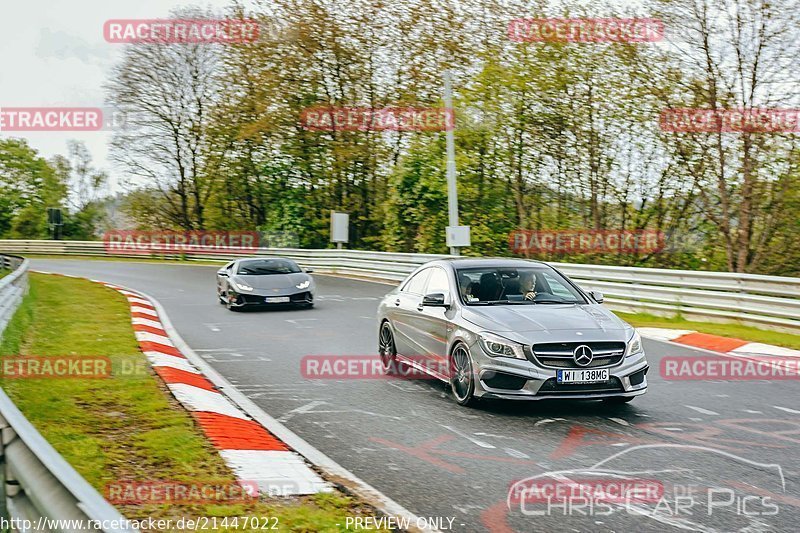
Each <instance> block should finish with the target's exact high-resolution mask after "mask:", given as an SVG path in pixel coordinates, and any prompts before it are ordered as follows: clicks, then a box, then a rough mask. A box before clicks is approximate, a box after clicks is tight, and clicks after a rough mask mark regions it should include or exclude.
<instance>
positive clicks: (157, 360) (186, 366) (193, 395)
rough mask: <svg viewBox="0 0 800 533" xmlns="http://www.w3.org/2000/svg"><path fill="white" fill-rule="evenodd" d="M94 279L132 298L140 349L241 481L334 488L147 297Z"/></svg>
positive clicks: (306, 489)
mask: <svg viewBox="0 0 800 533" xmlns="http://www.w3.org/2000/svg"><path fill="white" fill-rule="evenodd" d="M91 281H94V282H96V283H100V284H102V285H105V286H106V287H109V288H111V289H114V290H116V291H118V292H120V293H122V294H123V295H124V296H125V298H127V300H128V302H129V303H130V306H131V322H132V324H133V329H134V333H135V335H136V340H137V341H138V342H139V348H140V349H141V350H142V352H143V353H144V355H145V356H146V357H147V359H148V360H149V361H150V364H151V365H152V367H153V370H154V371H155V373H156V374H158V375H159V377H161V379H162V380H163V381H164V383H165V384H166V386H167V388H168V389H169V390H170V392H171V393H172V394H173V395H174V396H175V398H176V399H177V400H178V401H179V402H180V403H181V405H183V407H184V408H185V409H186V410H187V411H189V412H191V413H192V415H193V416H194V418H195V420H196V421H197V423H198V425H199V426H200V428H201V429H202V430H203V433H205V434H206V436H207V437H208V439H209V440H210V441H211V443H212V444H213V445H214V446H215V447H216V448H217V449H218V450H219V453H220V455H221V456H222V459H223V460H224V461H225V463H226V464H227V465H228V467H230V469H231V470H232V471H233V473H234V474H235V475H236V477H237V478H238V479H240V480H242V481H247V482H249V483H253V482H255V483H257V484H258V487H259V491H260V492H261V493H263V494H269V495H271V496H290V495H302V494H316V493H318V492H330V491H332V490H333V487H332V486H331V485H330V484H329V483H328V482H326V481H325V480H323V479H322V478H321V477H320V476H319V474H317V473H316V472H315V471H314V470H312V469H311V467H310V466H309V465H308V464H306V462H305V460H304V459H303V458H302V457H301V456H300V455H298V454H297V453H295V452H294V451H292V450H291V449H290V448H289V447H288V446H287V445H286V444H285V443H284V442H283V441H281V440H280V439H278V438H277V437H275V435H273V434H272V433H270V432H269V430H267V429H266V428H265V427H264V426H263V425H261V424H260V423H258V422H256V421H255V420H253V419H252V418H250V416H248V415H247V414H246V413H244V412H243V411H242V410H240V409H239V408H238V407H237V406H236V405H235V404H234V403H232V402H231V401H230V400H229V399H228V398H227V397H226V396H225V395H223V394H221V393H220V391H219V390H218V389H217V387H216V386H214V384H213V383H211V381H209V380H208V379H207V378H206V377H205V376H204V375H203V373H202V372H201V371H200V370H199V369H198V368H197V367H196V366H195V365H193V364H192V363H191V362H190V361H189V360H188V359H187V358H186V357H185V356H184V354H183V353H181V350H179V349H178V348H177V347H176V345H175V343H174V342H173V340H172V338H171V337H170V335H169V333H167V331H166V328H165V326H164V325H163V324H162V321H161V319H160V318H159V315H158V311H157V310H156V306H155V305H154V303H153V302H151V301H150V299H149V298H148V297H146V296H144V295H142V294H140V293H137V292H135V291H132V290H130V289H126V288H123V287H119V286H117V285H113V284H111V283H106V282H103V281H99V280H91Z"/></svg>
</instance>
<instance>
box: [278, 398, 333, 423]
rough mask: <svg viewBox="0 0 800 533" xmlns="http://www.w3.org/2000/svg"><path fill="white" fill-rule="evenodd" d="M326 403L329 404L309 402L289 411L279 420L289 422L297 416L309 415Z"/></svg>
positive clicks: (319, 401) (315, 401)
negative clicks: (301, 414)
mask: <svg viewBox="0 0 800 533" xmlns="http://www.w3.org/2000/svg"><path fill="white" fill-rule="evenodd" d="M326 403H328V402H324V401H322V400H314V401H313V402H309V403H307V404H305V405H301V406H300V407H298V408H296V409H292V410H291V411H288V412H287V413H286V414H284V415H283V416H281V417H278V420H280V421H281V422H286V421H287V420H289V419H290V418H292V417H293V416H294V415H296V414H300V413H308V412H309V411H312V410H313V409H314V408H315V407H319V406H320V405H325V404H326Z"/></svg>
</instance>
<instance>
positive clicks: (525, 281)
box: [519, 271, 536, 301]
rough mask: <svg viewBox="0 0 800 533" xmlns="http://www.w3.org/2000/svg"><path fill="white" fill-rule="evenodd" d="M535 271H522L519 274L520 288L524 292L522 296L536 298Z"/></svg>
mask: <svg viewBox="0 0 800 533" xmlns="http://www.w3.org/2000/svg"><path fill="white" fill-rule="evenodd" d="M533 276H534V274H533V272H529V271H528V272H521V273H520V275H519V290H520V291H521V292H522V297H523V298H525V299H526V300H530V301H533V299H534V298H536V290H535V289H534V287H535V283H536V282H535V280H534V277H533Z"/></svg>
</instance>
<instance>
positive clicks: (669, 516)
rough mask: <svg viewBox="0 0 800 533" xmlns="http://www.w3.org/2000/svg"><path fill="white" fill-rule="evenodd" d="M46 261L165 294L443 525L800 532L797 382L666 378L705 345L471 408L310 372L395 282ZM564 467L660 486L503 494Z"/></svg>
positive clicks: (266, 392) (248, 379) (189, 334)
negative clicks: (550, 398) (615, 495)
mask: <svg viewBox="0 0 800 533" xmlns="http://www.w3.org/2000/svg"><path fill="white" fill-rule="evenodd" d="M32 263H33V265H32V266H33V268H34V269H38V270H44V271H51V272H60V273H64V274H73V275H80V276H86V277H90V278H94V279H100V280H104V281H108V282H112V283H118V284H121V285H125V286H127V287H130V288H132V289H135V290H140V291H143V292H145V293H147V294H149V295H150V296H153V297H155V298H157V299H158V300H159V301H160V302H161V303H162V304H163V306H164V307H165V308H166V310H167V313H168V314H169V317H170V319H171V320H172V322H173V324H174V326H175V327H176V328H177V330H178V331H179V333H180V334H181V335H182V336H183V338H184V340H185V341H186V342H187V343H188V344H189V345H190V346H191V347H192V348H193V349H194V350H195V351H196V352H197V353H199V354H200V355H201V356H202V357H204V358H205V360H206V361H207V362H208V363H210V364H211V365H212V366H213V367H214V368H215V369H216V370H217V371H219V372H220V373H221V374H223V375H224V376H225V377H226V378H227V379H228V380H229V381H231V382H232V383H233V384H234V385H235V386H236V387H237V388H238V389H239V391H241V392H242V393H244V394H245V395H247V396H248V397H249V398H250V399H251V400H253V401H254V402H255V403H256V404H257V405H258V406H259V407H261V408H262V409H263V410H264V411H266V412H267V413H269V414H270V415H272V416H273V417H275V418H277V419H279V420H281V421H282V422H283V423H284V424H286V425H287V426H288V427H289V428H290V429H292V430H293V431H294V432H295V433H297V434H298V435H300V436H301V437H302V438H304V439H305V440H306V441H308V442H309V443H311V444H312V445H313V446H315V447H316V448H318V449H319V450H321V451H322V452H324V453H325V454H327V455H328V456H330V457H331V458H333V459H334V460H336V461H337V462H338V463H339V464H341V465H342V466H344V467H345V468H347V469H349V470H350V471H352V472H353V473H355V474H356V475H357V476H359V477H360V478H362V479H363V480H365V481H366V482H368V483H369V484H371V485H372V486H374V487H376V488H377V489H379V490H380V491H382V492H383V493H384V494H386V495H387V496H389V497H390V498H392V499H394V500H395V501H397V502H398V503H400V504H401V505H403V506H405V507H406V508H407V509H409V510H410V511H412V512H414V513H416V514H417V515H418V516H420V517H431V518H433V519H435V520H439V521H440V523H439V524H436V525H440V529H442V530H448V529H451V530H453V531H492V532H495V533H506V532H512V531H740V530H746V531H751V532H752V531H797V529H798V527H797V523H798V518H800V484H798V479H799V476H798V467H797V462H798V460H799V459H800V402H798V399H800V394H799V393H800V385H799V384H798V382H797V381H796V380H784V381H766V380H764V381H740V382H725V381H667V380H664V379H662V378H661V377H660V376H659V362H660V360H661V359H662V358H663V357H667V356H702V355H708V354H707V353H704V352H701V351H697V350H693V349H690V348H686V347H682V346H678V345H674V344H670V343H664V342H658V341H651V340H645V348H646V351H647V354H648V359H649V360H650V364H651V371H650V373H649V375H648V381H649V392H648V393H647V394H646V395H644V396H641V397H639V398H636V399H635V400H634V401H633V402H632V403H631V404H628V405H624V406H608V405H605V404H602V403H600V402H557V403H553V402H548V403H544V402H525V403H521V402H514V403H508V402H503V403H492V404H488V405H484V406H481V407H480V408H477V409H469V408H460V407H458V406H457V405H456V404H455V403H454V402H453V401H452V400H451V398H450V397H449V395H448V391H447V388H446V387H445V386H444V385H443V384H440V383H438V382H434V381H430V380H420V379H418V380H404V379H397V380H388V379H358V380H355V379H349V380H309V379H304V377H303V376H302V375H301V360H302V358H303V357H304V356H307V355H340V356H352V355H374V354H375V353H376V349H377V348H376V346H377V327H376V321H375V311H376V308H377V304H378V300H379V298H380V297H381V296H382V295H384V294H385V293H386V292H388V290H390V287H389V286H387V285H384V284H378V283H372V282H365V281H356V280H351V279H343V278H336V277H330V276H321V275H318V276H315V277H316V279H317V284H318V293H317V305H316V307H315V308H314V309H311V310H291V309H289V310H283V309H282V310H264V311H248V312H238V313H234V312H230V311H228V310H226V309H225V307H224V306H222V305H219V303H217V301H216V296H215V289H214V271H215V268H214V267H206V266H184V265H174V266H173V265H163V264H148V263H131V262H111V261H94V260H92V261H89V260H87V261H80V260H38V259H37V260H34V261H33V262H32ZM89 305H90V304H89ZM87 312H91V309H90V308H88V309H87ZM601 461H602V464H598V463H601ZM592 467H594V468H593V469H592ZM589 469H591V470H589ZM555 471H558V472H562V471H566V472H563V473H562V474H561V475H562V476H563V479H565V480H573V481H579V480H581V481H582V480H589V479H591V480H595V481H597V480H609V479H611V480H616V482H615V483H616V485H614V486H619V480H625V479H628V480H630V479H635V480H640V483H645V482H651V483H652V482H655V483H656V485H657V486H659V487H660V489H659V491H661V492H659V494H658V496H657V497H656V498H653V499H652V500H651V499H649V498H647V499H646V501H645V500H637V501H634V502H629V504H628V505H625V504H624V502H618V501H615V500H610V501H609V500H605V501H603V502H597V501H589V500H581V499H575V498H573V500H572V502H571V504H569V505H563V504H560V503H552V504H551V505H549V506H548V504H546V503H542V502H539V501H535V500H532V499H523V501H521V502H520V501H518V500H519V499H513V498H512V500H511V504H510V505H508V504H507V497H508V495H509V489H510V487H511V485H512V484H513V483H515V482H517V481H520V480H523V479H526V478H532V477H534V476H541V475H542V474H545V473H548V472H555ZM549 479H551V481H549V482H548V483H549V486H550V487H552V486H553V483H554V482H553V481H552V476H551V477H550V478H549ZM528 486H529V487H530V486H532V485H531V484H530V483H529V484H528ZM539 486H542V485H539ZM605 486H606V487H608V486H609V485H608V484H606V485H605ZM527 494H530V493H527ZM451 519H452V521H450V520H451Z"/></svg>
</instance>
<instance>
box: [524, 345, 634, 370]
mask: <svg viewBox="0 0 800 533" xmlns="http://www.w3.org/2000/svg"><path fill="white" fill-rule="evenodd" d="M578 346H588V347H589V348H591V350H592V353H593V354H594V359H592V362H591V363H589V364H588V365H586V366H578V365H577V364H576V363H575V357H574V354H575V349H576V348H577V347H578ZM531 351H532V352H533V357H534V359H535V360H536V362H537V363H539V364H540V365H542V366H545V367H549V368H598V367H603V366H613V365H616V364H618V363H619V362H620V361H622V358H623V356H624V355H625V343H624V342H616V341H602V342H546V343H540V344H534V345H533V346H531Z"/></svg>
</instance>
